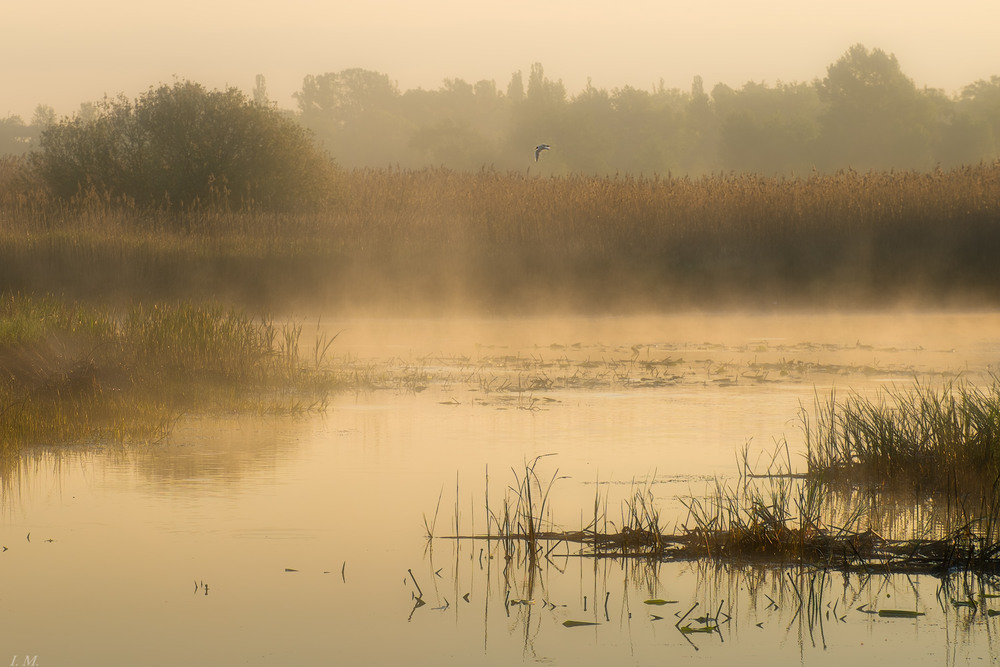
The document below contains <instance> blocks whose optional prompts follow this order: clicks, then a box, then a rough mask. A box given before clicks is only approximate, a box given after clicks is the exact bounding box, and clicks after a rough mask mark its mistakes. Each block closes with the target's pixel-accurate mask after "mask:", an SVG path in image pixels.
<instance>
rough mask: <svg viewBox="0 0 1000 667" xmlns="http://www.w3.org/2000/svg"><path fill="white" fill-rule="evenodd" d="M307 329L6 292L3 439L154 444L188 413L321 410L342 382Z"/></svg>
mask: <svg viewBox="0 0 1000 667" xmlns="http://www.w3.org/2000/svg"><path fill="white" fill-rule="evenodd" d="M300 335H301V326H298V325H295V324H286V325H282V326H278V325H275V324H274V323H273V322H272V321H270V320H268V319H256V318H252V317H250V316H248V315H246V314H245V313H243V312H241V311H237V310H231V309H225V308H222V307H220V306H212V305H209V306H199V305H194V304H190V303H181V304H155V305H148V306H136V307H133V308H130V309H127V310H124V311H122V312H116V311H114V310H112V309H108V308H98V307H94V306H87V305H81V304H77V303H71V302H67V301H63V300H58V299H54V298H34V297H25V296H17V295H7V296H4V297H2V298H0V445H2V449H3V450H4V451H5V452H12V451H18V450H20V449H21V448H23V447H25V446H30V445H36V444H66V443H75V442H106V441H113V442H115V441H116V442H122V441H133V440H151V439H157V438H160V437H162V436H163V435H166V434H167V433H168V432H169V429H170V426H171V424H172V423H173V421H174V420H175V419H176V418H177V417H178V416H179V415H180V414H182V413H184V412H189V411H197V412H206V411H207V412H211V411H234V410H239V411H255V412H269V411H287V412H296V411H303V410H310V409H316V408H319V407H322V405H324V403H325V400H326V396H327V395H328V393H329V392H330V391H332V390H333V389H335V388H336V386H337V380H336V378H335V377H334V376H333V375H332V374H331V373H329V372H327V371H325V370H322V369H321V368H319V366H320V363H319V361H320V357H319V356H317V357H316V360H315V361H316V363H315V364H313V365H312V366H309V365H307V364H304V363H302V361H301V360H300V357H299V338H300Z"/></svg>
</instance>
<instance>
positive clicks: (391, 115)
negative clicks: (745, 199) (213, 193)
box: [295, 44, 1000, 175]
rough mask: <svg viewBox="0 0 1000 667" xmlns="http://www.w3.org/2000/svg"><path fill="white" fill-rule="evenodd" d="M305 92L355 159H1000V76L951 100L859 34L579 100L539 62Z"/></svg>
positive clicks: (607, 162)
mask: <svg viewBox="0 0 1000 667" xmlns="http://www.w3.org/2000/svg"><path fill="white" fill-rule="evenodd" d="M295 97H296V100H297V102H298V117H299V119H300V121H301V122H302V124H303V125H305V126H306V127H307V128H309V129H310V130H312V132H313V133H314V135H315V137H316V138H317V139H318V140H319V141H320V142H321V143H322V144H323V145H324V147H325V148H326V149H327V150H329V152H330V153H331V154H332V155H333V156H334V157H335V158H336V159H337V161H338V162H339V163H340V164H341V165H343V166H349V167H350V166H375V167H384V166H389V165H392V166H396V165H398V166H400V167H404V168H412V167H422V166H427V165H435V166H445V167H449V168H452V169H461V170H469V169H479V168H482V167H487V168H489V167H493V168H496V169H501V170H507V169H524V168H525V167H526V166H528V165H531V164H533V161H534V157H533V153H532V149H533V147H534V146H535V145H536V144H539V143H548V144H551V145H552V147H553V149H554V150H553V151H551V152H549V153H546V154H545V155H544V156H543V160H544V164H541V165H539V166H538V167H536V168H538V169H540V170H543V173H567V172H583V173H595V174H613V173H616V172H620V173H634V174H639V173H643V174H647V175H652V174H654V173H655V174H667V173H673V174H674V175H678V174H692V175H698V174H705V173H711V172H720V171H741V172H744V171H745V172H756V173H760V174H768V175H772V174H790V173H799V174H801V173H804V172H810V171H812V170H813V169H816V170H818V171H835V170H838V169H846V168H854V169H856V170H865V171H867V170H872V169H875V170H883V169H913V170H920V171H930V170H933V169H935V168H936V167H938V166H940V167H943V168H947V167H952V166H956V165H961V164H975V163H979V162H981V161H989V160H993V159H995V158H997V157H998V155H1000V77H998V76H994V77H992V78H991V79H990V80H989V81H977V82H975V83H973V84H971V85H969V86H967V87H966V88H965V89H964V90H963V91H962V92H961V94H959V95H958V96H956V97H949V96H946V95H945V94H944V93H943V92H941V91H939V90H934V89H927V88H924V89H919V88H917V86H916V84H915V83H914V82H913V80H912V79H910V78H908V77H907V76H906V75H905V74H904V73H903V72H902V71H901V69H900V66H899V63H898V62H897V60H896V58H895V57H894V56H893V55H890V54H887V53H885V52H883V51H882V50H880V49H874V50H869V49H867V48H866V47H865V46H863V45H861V44H857V45H855V46H852V47H851V48H850V49H849V50H848V51H847V52H846V53H845V54H844V55H843V56H842V57H841V58H840V59H839V60H838V61H837V62H835V63H834V64H832V65H830V66H829V67H828V68H827V73H826V76H825V77H824V78H823V79H817V80H815V81H813V82H810V83H791V84H785V83H778V84H776V85H774V86H768V85H766V84H763V83H754V82H749V83H747V84H745V85H744V86H743V87H742V88H738V89H734V88H731V87H729V86H727V85H724V84H718V85H716V86H715V87H714V88H713V89H712V90H711V91H710V92H708V91H706V90H705V88H704V83H703V82H702V80H701V78H700V77H695V79H694V82H693V84H692V86H691V90H690V91H681V90H677V89H668V88H665V87H663V86H662V85H660V86H658V87H656V88H655V89H653V90H639V89H636V88H632V87H625V88H618V89H615V90H613V91H611V92H608V91H607V90H604V89H598V88H594V87H593V86H591V85H589V84H588V86H587V88H586V89H585V90H583V91H582V92H580V93H579V94H578V95H576V96H572V97H571V96H569V95H567V93H566V90H565V88H564V86H563V84H562V83H561V82H560V81H554V80H552V79H550V78H548V77H547V76H546V75H545V72H544V70H543V68H542V65H540V64H536V65H534V66H532V68H531V71H530V73H529V75H528V80H527V82H525V81H524V79H523V76H522V74H521V73H520V72H517V73H515V74H514V75H513V76H512V77H511V80H510V82H509V83H508V85H507V88H506V90H505V91H503V90H500V89H498V88H497V86H496V84H495V82H493V81H479V82H478V83H475V84H470V83H467V82H465V81H462V80H459V79H453V80H446V81H445V82H444V84H443V85H442V87H441V88H440V89H438V90H423V89H415V90H407V91H405V92H401V91H400V90H399V89H398V88H397V86H396V84H395V83H393V81H392V80H391V79H390V78H389V77H388V76H387V75H385V74H380V73H377V72H372V71H367V70H361V69H348V70H343V71H340V72H334V73H326V74H321V75H316V76H312V75H311V76H307V77H306V78H305V81H304V83H303V87H302V90H301V91H300V92H298V93H297V94H296V96H295Z"/></svg>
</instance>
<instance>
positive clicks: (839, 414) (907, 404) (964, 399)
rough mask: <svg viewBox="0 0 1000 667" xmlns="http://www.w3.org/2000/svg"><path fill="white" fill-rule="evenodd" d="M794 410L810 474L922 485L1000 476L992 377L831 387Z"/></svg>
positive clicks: (997, 401)
mask: <svg viewBox="0 0 1000 667" xmlns="http://www.w3.org/2000/svg"><path fill="white" fill-rule="evenodd" d="M800 412H801V421H802V430H803V433H804V435H805V444H806V457H807V462H808V467H809V472H810V474H811V475H818V476H822V477H825V478H828V479H833V478H841V479H859V478H863V479H864V480H866V481H868V482H871V481H878V482H887V481H888V480H896V481H900V480H909V481H911V482H913V483H915V484H916V485H918V486H919V487H922V488H926V489H936V490H941V489H944V488H945V487H946V486H948V485H949V484H951V485H955V484H957V485H959V486H966V487H967V486H968V485H975V486H978V487H982V486H984V484H985V486H986V487H989V486H990V485H991V484H992V483H993V481H994V480H996V479H997V478H998V476H1000V382H998V379H997V378H996V377H995V376H994V377H993V378H992V383H991V384H990V385H989V386H986V387H978V386H974V385H972V384H970V383H968V382H960V381H952V382H948V383H945V384H944V385H941V386H930V385H922V384H920V383H916V384H914V385H912V386H907V387H902V388H896V387H890V388H884V389H882V390H881V391H880V392H879V393H878V394H877V395H876V396H874V397H868V396H863V395H860V394H851V395H849V396H847V397H846V398H844V399H842V400H838V398H837V396H836V394H831V395H830V396H829V397H828V398H827V399H826V400H820V399H819V398H817V400H816V408H815V416H814V417H812V418H810V416H809V415H808V413H806V411H805V410H802V411H800Z"/></svg>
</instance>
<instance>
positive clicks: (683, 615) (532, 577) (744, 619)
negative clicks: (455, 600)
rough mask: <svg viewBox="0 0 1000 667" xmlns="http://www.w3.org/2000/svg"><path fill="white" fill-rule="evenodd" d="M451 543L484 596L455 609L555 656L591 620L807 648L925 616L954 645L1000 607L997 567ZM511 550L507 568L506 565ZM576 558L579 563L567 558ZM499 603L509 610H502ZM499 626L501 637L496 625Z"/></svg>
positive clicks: (633, 639)
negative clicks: (907, 569)
mask: <svg viewBox="0 0 1000 667" xmlns="http://www.w3.org/2000/svg"><path fill="white" fill-rule="evenodd" d="M451 544H452V545H453V547H454V549H455V559H454V563H455V570H453V571H452V572H451V576H452V577H453V578H454V580H455V590H456V591H458V590H463V591H464V590H470V591H475V592H474V593H473V596H472V597H473V599H475V596H477V595H478V596H480V597H481V599H482V600H483V604H482V605H481V606H478V607H476V606H472V605H466V604H462V605H459V606H458V607H455V606H452V607H448V610H449V611H453V612H454V615H455V619H456V622H458V621H459V620H462V619H464V622H469V621H472V620H473V619H475V618H477V617H478V619H479V620H478V621H476V623H477V624H478V623H479V622H481V623H482V627H481V632H482V637H483V644H482V647H483V651H484V653H486V652H489V651H490V650H501V649H499V648H498V646H501V645H502V644H503V642H504V638H507V639H509V640H513V641H516V642H517V643H518V644H519V645H521V647H522V650H523V652H524V655H525V656H530V657H532V658H533V659H545V658H546V657H548V656H546V655H544V654H541V653H540V652H541V651H542V649H540V647H541V646H543V645H544V646H546V647H549V648H547V649H546V650H551V648H550V647H551V646H552V642H553V640H554V641H555V642H556V644H557V645H558V643H559V640H558V637H560V636H561V635H559V634H558V633H559V632H563V631H565V632H570V633H571V634H570V635H567V640H569V637H575V635H573V634H572V633H576V632H586V628H588V627H590V628H592V629H593V630H592V631H593V632H595V633H597V634H596V636H597V637H608V636H610V635H614V636H616V637H618V638H619V639H617V640H608V643H609V644H615V645H617V644H619V643H620V642H621V641H622V640H624V641H626V642H627V643H628V644H629V645H630V646H631V645H632V644H633V643H637V644H647V643H657V644H662V638H660V635H659V634H657V632H658V631H657V628H663V629H669V633H677V635H676V637H677V639H676V640H675V641H673V642H668V646H671V645H672V646H674V647H675V648H676V647H678V646H685V647H688V648H689V649H690V650H695V651H697V650H701V649H703V648H705V647H706V646H707V645H708V644H709V643H711V642H729V641H736V642H739V641H741V640H744V639H753V641H754V642H755V643H756V642H759V641H760V640H759V639H756V637H757V635H756V633H765V634H764V635H763V636H766V637H768V640H767V641H768V642H772V641H773V642H774V643H775V645H779V644H780V645H787V646H792V647H798V650H799V651H806V650H827V649H829V648H836V647H837V646H843V645H855V644H856V642H857V641H858V639H859V638H860V639H861V640H862V641H864V639H863V638H864V636H866V635H868V634H870V633H871V627H872V624H873V623H898V624H904V623H917V624H921V623H922V619H923V618H925V617H926V618H930V619H931V623H930V624H929V625H922V626H921V627H922V631H923V632H936V633H938V635H939V636H940V638H941V639H940V641H941V642H942V643H943V644H945V645H951V643H953V642H956V641H968V639H965V640H963V639H961V638H960V634H959V633H956V632H955V630H961V631H962V632H964V633H969V632H973V631H975V630H976V629H977V628H979V629H982V630H988V629H989V627H990V626H989V625H987V624H988V623H989V622H990V621H989V619H991V618H992V616H993V615H997V614H1000V610H997V609H994V607H1000V577H998V576H996V575H982V574H973V573H952V574H950V575H948V576H946V577H944V578H943V579H940V580H939V579H937V578H933V577H931V578H927V577H920V576H914V575H908V574H886V573H874V572H863V571H854V572H843V571H840V572H838V571H835V570H832V569H824V568H816V567H811V566H795V565H793V566H782V565H769V564H762V563H749V562H745V563H742V564H739V563H732V562H722V561H716V560H699V561H693V562H688V563H680V562H663V561H660V560H658V559H637V558H618V557H606V558H598V559H589V558H579V557H577V556H576V555H558V556H550V557H548V558H545V557H541V558H539V557H535V558H534V560H532V557H531V556H530V551H529V550H526V549H525V548H524V545H523V544H521V545H520V547H519V548H517V547H516V548H515V553H513V554H508V553H507V552H506V551H505V547H504V545H503V543H502V542H501V541H497V540H494V541H491V542H486V543H483V542H474V541H471V540H456V541H454V542H452V543H451ZM507 555H511V556H512V558H510V559H509V560H508V559H507V558H506V556H507ZM501 559H503V567H501V568H495V567H494V565H495V564H496V563H499V562H500V561H501ZM494 561H496V563H494ZM570 562H572V563H575V565H574V566H573V567H567V564H568V563H570ZM464 563H471V564H473V567H472V574H473V577H472V579H471V580H469V581H467V582H466V583H465V587H460V586H459V579H460V578H461V577H460V575H459V574H458V572H459V570H458V568H459V567H460V564H464ZM436 571H437V570H436V565H434V563H433V562H432V561H431V560H428V562H427V567H426V569H425V572H426V574H425V575H423V577H421V578H424V577H433V576H434V574H433V573H434V572H436ZM442 576H444V577H447V576H449V575H448V574H443V575H442ZM578 577H579V580H577V578H578ZM667 591H670V594H669V599H668V598H666V595H665V594H666V592H667ZM661 596H664V597H661ZM443 606H444V604H443V601H442V600H441V599H440V598H439V599H437V600H436V601H434V602H432V601H431V600H430V599H428V604H427V606H425V607H422V608H420V610H419V612H418V613H433V611H434V610H435V609H439V610H440V609H441V608H442V607H443ZM477 610H478V611H477ZM415 611H416V610H415ZM496 613H499V616H496V617H494V614H496ZM470 614H471V617H470ZM495 619H497V620H500V619H502V623H499V624H498V623H496V622H495ZM498 628H500V629H501V633H500V636H497V635H496V634H495V633H496V630H497V629H498ZM491 632H492V633H494V634H493V635H492V641H491ZM659 632H662V630H660V631H659ZM553 633H555V634H554V636H552V635H553ZM609 633H610V635H609ZM938 635H935V636H938ZM636 648H637V647H636V646H632V650H635V649H636Z"/></svg>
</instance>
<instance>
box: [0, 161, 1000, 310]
mask: <svg viewBox="0 0 1000 667" xmlns="http://www.w3.org/2000/svg"><path fill="white" fill-rule="evenodd" d="M0 172H3V173H0V220H2V223H3V224H2V226H0V229H2V231H0V256H2V257H3V258H4V261H3V262H2V263H0V286H2V287H3V288H4V289H6V290H8V291H20V292H22V293H49V292H54V293H61V294H66V295H68V296H71V297H73V298H79V299H105V300H106V299H109V298H113V299H118V300H120V301H123V302H125V301H129V300H132V299H136V298H138V299H177V298H195V297H197V296H201V295H211V296H213V297H216V298H221V299H225V300H228V301H230V302H232V303H237V304H241V305H245V306H252V307H262V308H265V309H268V310H272V311H274V310H276V309H282V310H291V311H294V310H296V309H300V308H305V307H310V308H339V309H352V310H370V311H379V310H383V311H384V310H392V311H394V312H399V311H401V310H406V309H411V310H419V311H422V312H426V311H427V310H428V309H432V310H439V311H440V310H450V309H457V308H462V309H474V310H477V311H480V312H482V311H492V312H515V311H516V312H536V311H544V312H552V311H554V310H560V311H568V310H573V311H594V310H601V311H604V312H608V311H624V310H630V309H649V308H655V309H660V310H662V309H683V308H691V307H697V308H705V307H730V306H739V307H754V306H762V305H765V306H768V307H771V306H773V305H775V304H778V305H779V306H807V307H822V306H837V307H844V306H850V307H858V306H860V307H866V306H872V307H876V306H886V305H892V304H897V303H900V302H903V303H907V304H922V305H933V306H941V305H962V306H975V305H980V306H984V305H985V306H994V305H997V303H1000V274H998V273H997V272H996V271H995V270H994V265H993V264H994V262H993V257H992V253H991V251H990V249H991V248H996V247H998V245H1000V166H997V165H980V166H977V167H968V168H963V169H957V170H953V171H947V172H937V173H934V174H919V173H870V174H858V173H854V172H843V173H839V174H835V175H812V176H807V177H802V178H794V179H785V178H761V177H756V176H752V175H745V174H733V175H719V176H713V177H706V178H703V179H694V180H692V179H687V178H669V177H668V178H635V177H617V178H604V177H587V176H578V175H577V176H568V177H556V178H536V177H532V176H529V175H527V174H517V173H506V174H501V173H497V172H493V171H485V170H484V171H481V172H472V173H466V172H461V173H460V172H452V171H447V170H441V169H431V170H424V171H416V172H411V171H398V170H364V171H354V172H345V173H343V174H342V175H341V177H340V183H339V186H338V187H339V192H338V196H337V197H336V198H335V201H336V202H337V203H336V204H335V205H331V206H329V207H328V208H327V209H325V210H322V211H318V212H311V213H300V214H296V213H282V214H278V213H263V212H258V211H252V210H230V209H228V208H227V206H226V202H224V201H222V202H214V203H206V204H203V205H199V206H198V207H195V208H189V209H187V210H163V209H160V210H153V211H150V210H142V209H139V208H137V207H136V206H134V205H133V204H131V203H130V202H128V201H113V200H110V199H108V198H107V197H103V196H101V195H100V194H99V193H95V192H90V193H86V192H84V193H81V194H80V195H79V196H78V197H76V198H75V199H74V200H73V201H71V202H64V201H57V200H54V199H51V198H50V197H48V196H47V195H46V194H45V193H44V190H42V189H40V188H38V187H36V185H35V184H34V182H33V181H32V180H31V178H30V174H26V173H25V167H24V166H23V164H21V163H18V162H16V161H12V160H8V161H7V162H5V163H4V164H3V165H0ZM300 312H301V311H300Z"/></svg>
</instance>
